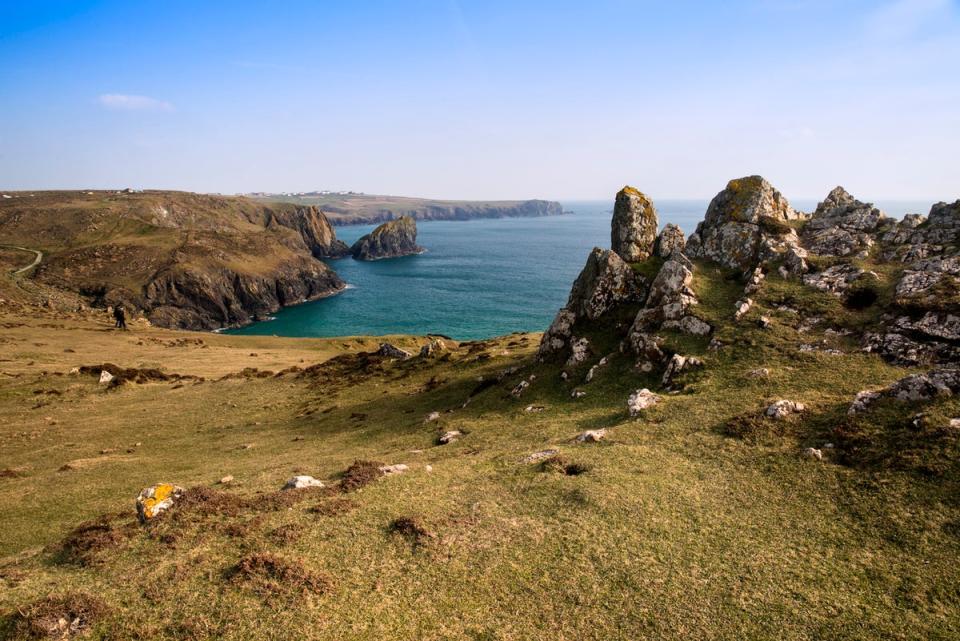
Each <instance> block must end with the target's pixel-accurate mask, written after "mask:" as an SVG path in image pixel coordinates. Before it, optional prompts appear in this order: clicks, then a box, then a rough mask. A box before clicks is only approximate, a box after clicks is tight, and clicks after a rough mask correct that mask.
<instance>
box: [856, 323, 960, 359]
mask: <svg viewBox="0 0 960 641" xmlns="http://www.w3.org/2000/svg"><path fill="white" fill-rule="evenodd" d="M935 347H936V345H934V344H931V343H918V342H917V341H915V340H913V339H911V338H909V337H907V336H905V335H904V334H901V333H899V332H896V331H893V332H867V333H866V334H864V335H863V351H865V352H869V353H873V354H879V355H880V356H882V357H883V358H884V359H885V360H887V361H890V362H891V363H893V364H895V365H907V366H909V365H920V364H922V363H929V362H931V361H933V360H934V354H935V352H934V349H935ZM942 347H946V345H943V346H942Z"/></svg>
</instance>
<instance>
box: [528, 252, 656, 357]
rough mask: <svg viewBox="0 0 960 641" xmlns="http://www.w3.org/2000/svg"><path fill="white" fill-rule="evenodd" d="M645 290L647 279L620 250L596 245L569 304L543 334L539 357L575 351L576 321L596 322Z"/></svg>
mask: <svg viewBox="0 0 960 641" xmlns="http://www.w3.org/2000/svg"><path fill="white" fill-rule="evenodd" d="M644 289H645V287H644V282H643V279H642V278H641V277H640V276H639V275H637V274H636V272H634V271H633V269H632V268H631V267H630V265H628V264H627V263H625V262H624V261H623V259H621V258H620V257H619V256H618V255H617V254H616V253H614V252H612V251H610V250H604V249H599V248H594V250H593V251H592V252H591V253H590V256H589V257H588V258H587V262H586V265H584V267H583V270H581V272H580V275H579V276H578V277H577V280H576V281H574V283H573V287H572V288H571V290H570V296H569V297H568V299H567V304H566V306H565V307H564V308H563V309H561V310H560V311H559V312H557V316H556V318H554V320H553V323H552V324H551V325H550V328H549V329H548V330H547V332H546V333H545V334H544V335H543V338H542V339H541V341H540V347H539V349H538V350H537V359H538V360H539V361H544V360H546V359H547V358H549V357H550V356H551V355H553V354H560V353H565V352H567V351H571V352H572V351H573V348H574V345H573V334H572V332H573V326H574V324H576V323H577V322H581V321H595V320H597V319H599V318H601V317H603V316H604V315H605V314H606V313H607V312H609V311H611V310H612V309H614V308H616V307H617V306H619V305H622V304H625V303H630V302H637V301H640V300H642V299H643V296H644V294H645V292H644ZM574 360H576V359H574Z"/></svg>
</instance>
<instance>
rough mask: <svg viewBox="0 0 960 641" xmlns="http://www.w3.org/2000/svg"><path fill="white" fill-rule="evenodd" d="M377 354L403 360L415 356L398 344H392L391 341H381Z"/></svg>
mask: <svg viewBox="0 0 960 641" xmlns="http://www.w3.org/2000/svg"><path fill="white" fill-rule="evenodd" d="M377 354H379V355H380V356H386V357H387V358H397V359H400V360H402V361H405V360H407V359H408V358H410V357H412V356H413V354H411V353H410V352H408V351H406V350H404V349H400V348H399V347H397V346H396V345H391V344H390V343H380V349H378V350H377Z"/></svg>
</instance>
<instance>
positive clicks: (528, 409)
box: [523, 405, 546, 412]
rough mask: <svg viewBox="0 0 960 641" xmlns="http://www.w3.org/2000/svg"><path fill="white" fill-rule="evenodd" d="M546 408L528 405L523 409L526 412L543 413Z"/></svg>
mask: <svg viewBox="0 0 960 641" xmlns="http://www.w3.org/2000/svg"><path fill="white" fill-rule="evenodd" d="M545 409H546V408H545V407H544V406H543V405H527V406H526V407H525V408H523V411H524V412H542V411H543V410H545Z"/></svg>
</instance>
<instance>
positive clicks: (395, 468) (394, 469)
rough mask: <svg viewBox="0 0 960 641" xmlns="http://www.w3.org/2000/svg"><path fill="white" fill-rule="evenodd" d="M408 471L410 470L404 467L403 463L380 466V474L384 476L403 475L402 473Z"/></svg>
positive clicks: (408, 467) (406, 466)
mask: <svg viewBox="0 0 960 641" xmlns="http://www.w3.org/2000/svg"><path fill="white" fill-rule="evenodd" d="M409 469H410V466H408V465H405V464H403V463H396V464H394V465H381V466H380V472H381V473H382V474H386V475H390V474H403V473H404V472H406V471H407V470H409Z"/></svg>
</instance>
